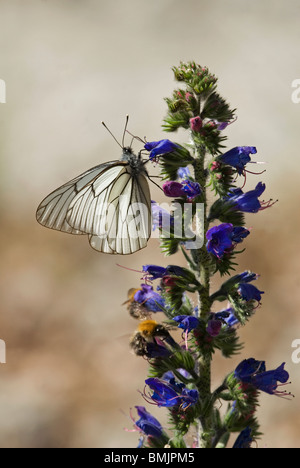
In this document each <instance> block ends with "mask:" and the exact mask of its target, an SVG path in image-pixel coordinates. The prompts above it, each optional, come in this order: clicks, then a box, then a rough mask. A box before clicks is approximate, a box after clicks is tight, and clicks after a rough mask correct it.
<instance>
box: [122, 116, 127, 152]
mask: <svg viewBox="0 0 300 468" xmlns="http://www.w3.org/2000/svg"><path fill="white" fill-rule="evenodd" d="M128 120H129V115H128V114H126V120H125V128H124V132H123V138H122V148H124V145H125V135H126V132H127V126H128Z"/></svg>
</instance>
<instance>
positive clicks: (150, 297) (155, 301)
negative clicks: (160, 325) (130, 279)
mask: <svg viewBox="0 0 300 468" xmlns="http://www.w3.org/2000/svg"><path fill="white" fill-rule="evenodd" d="M134 300H135V301H136V302H139V303H140V304H143V306H144V307H145V308H146V309H147V310H150V311H151V312H161V311H162V309H163V308H164V307H165V301H164V299H163V298H162V297H161V296H160V295H159V294H158V293H157V292H155V291H153V287H152V286H150V285H149V284H142V287H141V289H139V290H138V291H137V292H136V293H135V295H134Z"/></svg>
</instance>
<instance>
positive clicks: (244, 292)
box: [238, 283, 264, 302]
mask: <svg viewBox="0 0 300 468" xmlns="http://www.w3.org/2000/svg"><path fill="white" fill-rule="evenodd" d="M238 292H239V294H240V295H241V297H242V299H244V301H247V302H248V301H252V300H254V301H257V302H260V301H261V295H262V294H264V291H260V290H259V289H258V288H257V287H256V286H254V285H253V284H244V283H241V284H240V285H239V287H238Z"/></svg>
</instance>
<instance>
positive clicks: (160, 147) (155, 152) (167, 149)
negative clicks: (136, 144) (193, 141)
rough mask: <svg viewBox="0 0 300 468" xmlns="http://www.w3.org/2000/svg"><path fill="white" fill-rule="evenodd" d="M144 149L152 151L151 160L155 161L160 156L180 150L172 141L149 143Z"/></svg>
mask: <svg viewBox="0 0 300 468" xmlns="http://www.w3.org/2000/svg"><path fill="white" fill-rule="evenodd" d="M144 148H145V149H146V150H147V151H150V155H149V159H150V160H153V159H155V158H156V157H157V156H159V155H162V154H166V153H171V152H172V151H174V150H176V148H178V145H176V144H175V143H172V141H170V140H160V141H152V142H148V143H146V144H145V146H144Z"/></svg>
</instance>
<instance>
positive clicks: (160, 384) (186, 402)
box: [145, 377, 199, 410]
mask: <svg viewBox="0 0 300 468" xmlns="http://www.w3.org/2000/svg"><path fill="white" fill-rule="evenodd" d="M145 383H146V385H148V386H149V387H150V388H151V390H153V394H152V395H151V400H152V401H153V402H155V403H156V404H157V406H163V407H167V408H170V407H174V406H178V407H179V408H180V409H183V410H184V409H187V408H188V407H189V406H191V405H195V404H196V403H197V402H198V399H199V394H198V391H197V390H189V389H187V388H185V385H184V384H182V383H178V382H176V381H175V379H170V380H169V381H168V380H163V379H158V378H156V377H154V378H150V379H147V380H146V381H145Z"/></svg>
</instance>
